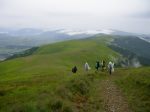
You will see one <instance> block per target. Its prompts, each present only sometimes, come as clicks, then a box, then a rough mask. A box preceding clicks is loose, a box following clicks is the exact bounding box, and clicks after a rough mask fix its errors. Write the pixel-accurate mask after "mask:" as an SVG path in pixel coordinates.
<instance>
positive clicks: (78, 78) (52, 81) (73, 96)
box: [0, 36, 150, 112]
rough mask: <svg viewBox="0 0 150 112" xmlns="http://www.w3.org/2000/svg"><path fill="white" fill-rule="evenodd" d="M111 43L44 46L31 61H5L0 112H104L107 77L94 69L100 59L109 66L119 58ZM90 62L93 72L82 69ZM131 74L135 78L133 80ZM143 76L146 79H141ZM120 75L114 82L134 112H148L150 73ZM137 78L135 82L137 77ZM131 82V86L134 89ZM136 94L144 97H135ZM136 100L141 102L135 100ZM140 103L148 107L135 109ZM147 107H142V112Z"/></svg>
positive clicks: (1, 69) (94, 40) (0, 79)
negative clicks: (101, 93) (123, 93)
mask: <svg viewBox="0 0 150 112" xmlns="http://www.w3.org/2000/svg"><path fill="white" fill-rule="evenodd" d="M110 38H111V37H110V36H105V37H101V38H100V37H96V38H90V39H89V38H88V39H82V40H71V41H66V42H59V43H55V44H50V45H44V46H41V47H39V48H38V49H37V50H36V51H35V52H34V53H33V54H32V55H30V56H27V57H20V58H15V59H12V60H7V61H3V62H1V63H0V111H2V112H51V111H52V112H56V111H58V112H76V111H77V110H80V112H96V111H97V112H100V111H103V107H102V104H101V102H102V100H101V95H100V94H99V93H100V92H101V86H100V85H99V84H100V82H101V80H104V79H105V77H106V74H105V73H101V72H100V73H98V74H96V73H95V72H94V69H95V62H96V61H97V60H99V61H101V60H106V61H107V63H108V61H109V60H112V61H115V60H116V59H117V58H119V57H120V54H118V53H117V52H115V51H113V50H112V49H110V48H109V47H108V46H107V44H108V43H109V42H110V41H111V40H110ZM86 61H87V62H88V63H89V65H90V66H91V68H92V70H91V71H90V72H89V73H86V72H85V71H84V69H83V65H84V64H85V62H86ZM75 65H76V66H77V68H78V72H77V73H76V74H74V75H73V74H72V72H71V69H72V67H73V66H75ZM140 71H141V72H140ZM128 73H132V74H133V75H131V76H130V75H128ZM143 73H145V75H144V76H143V75H141V74H143ZM116 74H117V77H115V80H116V82H117V84H118V85H119V86H120V88H122V90H123V91H124V92H125V95H126V96H127V98H128V99H129V100H128V101H129V103H130V104H131V106H132V108H133V110H135V111H140V110H144V111H145V112H146V111H147V110H149V107H148V105H149V104H148V103H149V102H148V101H147V99H148V95H149V94H148V92H147V91H149V85H145V83H146V84H149V82H150V81H149V79H148V78H149V75H148V74H149V68H141V69H139V70H138V69H130V70H124V69H123V70H122V69H119V70H117V72H116ZM135 74H137V75H136V76H135V77H136V78H137V79H136V78H134V75H135ZM138 74H139V75H138ZM146 74H147V75H146ZM138 77H139V78H138ZM130 78H131V79H130ZM134 79H136V80H137V84H136V83H132V80H134ZM138 80H139V82H138ZM143 80H144V82H142V81H143ZM128 81H129V82H128ZM134 82H135V81H134ZM128 83H129V84H131V85H132V86H131V88H129V87H130V86H129V85H127V84H128ZM138 83H139V85H140V86H139V85H138ZM132 90H133V91H132ZM138 90H141V91H142V92H143V93H142V92H140V93H138V94H137V95H136V92H137V91H138ZM144 91H145V92H144ZM140 95H143V97H144V98H146V100H145V102H144V100H142V99H141V98H138V97H139V96H140ZM132 96H134V99H136V98H137V100H134V99H132ZM137 101H138V102H144V103H142V104H141V105H140V103H138V104H139V105H137ZM147 102H148V103H147ZM143 105H144V107H141V106H143ZM83 107H84V108H83Z"/></svg>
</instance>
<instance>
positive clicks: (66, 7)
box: [0, 0, 150, 33]
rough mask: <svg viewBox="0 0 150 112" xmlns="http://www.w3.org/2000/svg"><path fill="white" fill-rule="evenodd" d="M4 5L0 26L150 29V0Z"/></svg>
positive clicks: (13, 0)
mask: <svg viewBox="0 0 150 112" xmlns="http://www.w3.org/2000/svg"><path fill="white" fill-rule="evenodd" d="M0 4H1V5H0V27H42V28H49V27H50V28H73V29H79V28H80V29H103V28H105V29H110V28H112V29H116V28H117V29H119V30H120V29H121V30H126V31H132V32H139V30H141V31H140V32H141V33H148V32H149V31H148V29H150V25H148V24H150V20H149V16H147V15H148V13H147V12H150V1H149V0H0ZM134 15H140V16H143V15H144V16H145V17H146V18H140V17H139V16H135V17H133V18H132V16H134ZM144 16H143V17H144ZM139 18H140V19H139ZM143 24H144V25H146V26H144V25H143Z"/></svg>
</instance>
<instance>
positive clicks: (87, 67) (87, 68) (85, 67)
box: [84, 62, 91, 71]
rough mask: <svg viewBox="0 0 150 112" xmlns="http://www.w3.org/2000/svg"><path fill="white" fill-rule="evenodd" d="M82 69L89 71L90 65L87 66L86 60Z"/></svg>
mask: <svg viewBox="0 0 150 112" xmlns="http://www.w3.org/2000/svg"><path fill="white" fill-rule="evenodd" d="M84 69H85V71H89V70H90V69H91V67H90V66H89V64H88V63H87V62H86V63H85V65H84Z"/></svg>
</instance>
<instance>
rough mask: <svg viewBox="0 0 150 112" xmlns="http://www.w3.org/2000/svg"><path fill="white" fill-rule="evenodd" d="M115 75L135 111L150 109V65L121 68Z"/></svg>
mask: <svg viewBox="0 0 150 112" xmlns="http://www.w3.org/2000/svg"><path fill="white" fill-rule="evenodd" d="M115 75H117V77H116V78H115V82H116V84H117V85H118V86H119V87H120V88H121V89H122V91H123V93H124V95H125V96H126V98H127V100H128V102H129V105H130V107H131V108H132V110H133V111H134V112H149V111H150V67H142V68H137V69H133V68H132V69H131V68H130V69H120V70H118V71H117V72H116V73H115Z"/></svg>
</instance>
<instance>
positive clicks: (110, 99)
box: [102, 78, 131, 112]
mask: <svg viewBox="0 0 150 112" xmlns="http://www.w3.org/2000/svg"><path fill="white" fill-rule="evenodd" d="M102 86H103V94H102V95H103V101H104V102H103V105H104V109H105V112H131V110H130V109H129V106H128V103H127V102H126V101H125V99H124V97H123V95H122V93H121V91H120V90H119V88H117V86H116V85H115V84H114V83H113V81H112V80H111V79H110V78H109V79H107V80H103V81H102Z"/></svg>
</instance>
